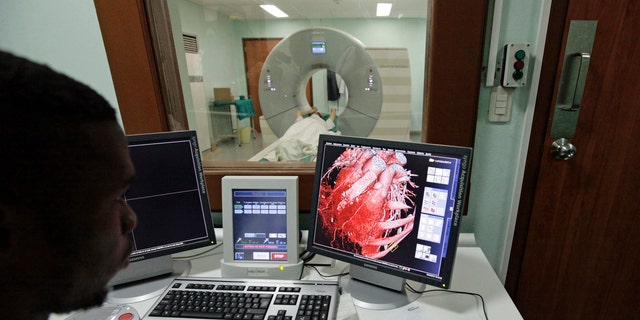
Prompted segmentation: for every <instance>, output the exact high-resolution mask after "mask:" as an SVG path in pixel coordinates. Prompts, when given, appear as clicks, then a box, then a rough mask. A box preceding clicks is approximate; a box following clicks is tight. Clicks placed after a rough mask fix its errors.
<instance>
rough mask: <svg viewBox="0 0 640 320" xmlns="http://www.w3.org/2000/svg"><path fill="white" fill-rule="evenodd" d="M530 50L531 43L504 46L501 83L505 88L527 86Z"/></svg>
mask: <svg viewBox="0 0 640 320" xmlns="http://www.w3.org/2000/svg"><path fill="white" fill-rule="evenodd" d="M530 48H531V45H530V44H529V43H507V44H506V45H505V46H504V56H503V60H502V61H503V63H502V81H501V83H502V86H503V87H510V88H516V87H524V86H526V85H527V71H528V69H529V55H530V53H529V52H530Z"/></svg>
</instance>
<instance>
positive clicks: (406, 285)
mask: <svg viewBox="0 0 640 320" xmlns="http://www.w3.org/2000/svg"><path fill="white" fill-rule="evenodd" d="M405 287H406V288H407V290H409V291H411V292H413V293H417V294H421V295H422V294H425V293H429V292H448V293H455V294H465V295H469V296H473V297H476V298H480V301H481V302H482V312H484V318H485V319H486V320H489V316H488V314H487V304H486V303H485V301H484V297H483V296H482V295H481V294H479V293H475V292H467V291H456V290H445V289H430V290H424V291H420V290H416V289H414V288H413V287H412V286H411V285H409V284H408V283H405Z"/></svg>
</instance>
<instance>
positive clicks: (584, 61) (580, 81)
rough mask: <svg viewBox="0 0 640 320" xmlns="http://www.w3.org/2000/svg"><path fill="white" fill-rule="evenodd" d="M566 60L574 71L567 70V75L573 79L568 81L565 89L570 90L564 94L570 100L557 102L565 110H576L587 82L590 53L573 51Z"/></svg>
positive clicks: (578, 107)
mask: <svg viewBox="0 0 640 320" xmlns="http://www.w3.org/2000/svg"><path fill="white" fill-rule="evenodd" d="M567 62H570V63H571V66H570V68H571V69H575V71H572V72H569V75H570V76H572V77H573V79H571V80H570V81H569V82H568V84H567V87H568V88H567V89H568V90H571V91H569V93H568V94H567V95H565V97H569V98H570V101H568V103H560V104H558V108H560V109H562V110H566V111H578V110H580V106H581V105H582V96H583V95H584V87H585V84H586V83H587V72H588V71H589V62H591V54H589V53H588V52H580V53H574V54H573V55H571V59H568V60H567ZM576 65H577V66H576Z"/></svg>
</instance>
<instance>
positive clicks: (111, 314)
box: [65, 304, 140, 320]
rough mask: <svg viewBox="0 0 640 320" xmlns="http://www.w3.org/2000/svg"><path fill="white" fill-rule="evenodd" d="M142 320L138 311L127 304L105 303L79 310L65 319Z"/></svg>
mask: <svg viewBox="0 0 640 320" xmlns="http://www.w3.org/2000/svg"><path fill="white" fill-rule="evenodd" d="M99 319H100V320H101V319H104V320H140V315H138V311H136V309H134V308H133V307H131V306H129V305H125V304H120V305H104V306H102V307H99V308H94V309H89V310H84V311H79V312H76V313H74V314H73V315H71V316H69V317H67V318H66V319H65V320H99Z"/></svg>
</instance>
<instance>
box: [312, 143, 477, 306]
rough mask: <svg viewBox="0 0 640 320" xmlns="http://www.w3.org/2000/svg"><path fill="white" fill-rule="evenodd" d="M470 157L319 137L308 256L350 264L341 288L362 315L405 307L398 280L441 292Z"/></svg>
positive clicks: (465, 152)
mask: <svg viewBox="0 0 640 320" xmlns="http://www.w3.org/2000/svg"><path fill="white" fill-rule="evenodd" d="M471 157H472V150H471V148H466V147H455V146H445V145H434V144H425V143H414V142H407V141H402V142H400V141H388V140H377V139H370V138H359V137H346V136H334V135H321V136H320V139H319V144H318V154H317V160H316V173H315V180H314V187H313V195H312V199H311V216H310V219H311V221H310V226H309V239H308V244H307V248H308V250H309V251H312V252H315V253H318V254H322V255H325V256H328V257H331V258H335V259H337V260H342V261H345V262H348V263H349V264H350V265H349V276H347V277H343V278H341V281H342V286H343V288H344V289H345V290H346V291H348V292H351V294H352V297H353V298H354V302H355V303H356V304H357V305H359V306H361V307H364V308H372V309H387V308H395V307H399V306H402V305H404V304H407V303H409V302H411V301H413V300H414V299H415V298H417V297H418V296H419V295H417V294H413V293H412V292H410V290H407V289H406V288H405V282H406V280H412V282H416V283H417V284H418V285H420V286H421V288H424V287H425V284H428V285H432V286H435V287H438V288H441V289H448V288H449V286H450V283H451V278H452V270H453V263H454V259H455V255H456V247H457V243H458V235H459V223H460V218H461V217H462V215H463V211H464V210H465V201H466V199H465V198H466V190H467V181H468V179H469V173H470V171H469V170H470V165H471ZM421 288H416V289H421Z"/></svg>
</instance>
